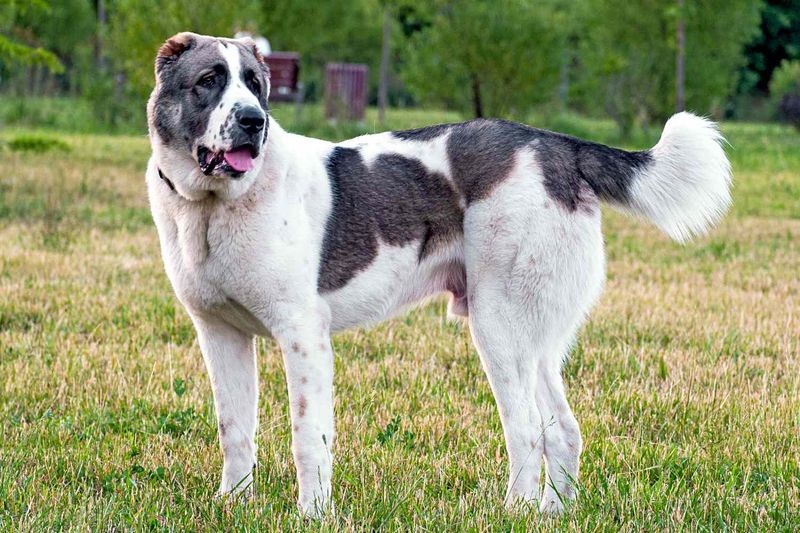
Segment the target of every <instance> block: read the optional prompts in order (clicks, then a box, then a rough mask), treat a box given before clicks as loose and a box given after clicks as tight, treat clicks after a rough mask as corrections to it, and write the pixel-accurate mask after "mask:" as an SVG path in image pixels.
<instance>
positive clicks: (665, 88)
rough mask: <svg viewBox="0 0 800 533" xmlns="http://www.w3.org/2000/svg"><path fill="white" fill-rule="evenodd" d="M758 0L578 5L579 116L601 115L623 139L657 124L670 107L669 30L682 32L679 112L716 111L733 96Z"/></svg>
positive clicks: (587, 0)
mask: <svg viewBox="0 0 800 533" xmlns="http://www.w3.org/2000/svg"><path fill="white" fill-rule="evenodd" d="M760 5H761V4H760V1H759V0H685V2H684V6H683V9H682V10H681V9H679V7H678V4H677V3H676V2H674V1H669V2H665V1H663V0H584V1H583V3H582V10H581V18H582V20H583V24H582V25H583V28H584V37H583V39H582V42H581V49H580V64H581V68H580V72H581V74H580V80H579V81H578V83H576V84H574V85H573V87H574V88H575V90H576V91H577V93H578V94H577V95H576V96H577V97H578V100H579V101H580V102H581V103H582V107H583V108H584V110H587V111H594V112H597V111H599V110H601V109H600V108H602V110H603V111H605V112H606V113H607V114H608V115H609V116H611V117H612V118H613V119H614V120H615V121H616V122H617V124H618V125H619V127H620V129H621V130H622V132H623V134H627V133H628V132H629V131H630V129H631V128H632V126H633V124H634V123H635V122H636V121H637V120H639V121H641V122H642V123H645V124H646V123H648V122H650V121H653V120H659V121H660V120H664V119H665V118H667V117H668V116H669V114H670V113H671V112H672V111H673V109H674V108H675V102H676V91H677V83H676V70H677V69H676V64H675V62H676V56H677V54H676V49H677V44H678V43H677V42H676V34H677V30H676V28H677V24H678V22H679V21H680V20H682V21H683V22H684V24H685V46H686V49H685V50H686V55H685V72H686V83H685V101H686V107H687V108H688V109H692V110H694V111H698V112H701V113H707V112H710V111H714V110H715V109H718V108H719V107H720V106H721V105H722V103H723V102H724V100H725V99H726V98H727V97H728V96H729V95H730V93H731V92H732V90H733V89H734V85H735V82H736V79H737V69H738V68H739V66H740V65H742V64H743V62H744V56H743V54H742V47H743V45H744V43H746V42H748V41H749V40H750V39H751V38H752V36H753V34H754V33H755V32H756V31H757V30H758V21H759V10H760Z"/></svg>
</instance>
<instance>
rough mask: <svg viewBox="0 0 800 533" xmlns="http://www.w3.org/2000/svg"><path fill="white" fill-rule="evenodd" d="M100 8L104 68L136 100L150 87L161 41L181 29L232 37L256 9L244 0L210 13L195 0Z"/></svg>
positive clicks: (144, 0) (123, 2) (122, 2)
mask: <svg viewBox="0 0 800 533" xmlns="http://www.w3.org/2000/svg"><path fill="white" fill-rule="evenodd" d="M106 9H107V11H108V13H107V16H108V23H109V26H110V28H109V29H110V31H109V32H108V35H107V37H106V39H107V40H106V42H105V47H106V49H107V53H108V56H109V57H108V60H109V63H110V66H111V68H112V69H114V70H115V71H118V72H119V73H121V74H123V75H124V76H125V79H126V83H127V84H129V85H130V90H132V91H133V93H134V94H136V95H138V97H139V98H141V99H142V101H143V100H144V98H146V96H147V94H148V93H149V92H150V90H151V89H152V87H153V64H154V61H155V56H156V51H157V50H158V48H159V46H160V45H161V44H162V43H163V42H164V41H165V40H166V39H167V38H169V37H171V36H172V35H174V34H176V33H178V32H181V31H193V32H196V33H204V34H211V35H220V36H229V37H232V36H233V34H234V33H235V32H236V31H237V30H239V29H243V28H246V27H248V26H249V25H251V24H252V21H253V20H255V19H256V18H257V17H258V14H259V12H258V5H257V4H254V3H253V2H249V1H247V0H226V1H225V2H217V3H215V4H214V6H213V9H209V7H208V5H207V4H205V3H203V2H197V1H195V0H170V1H169V2H155V1H154V0H117V1H115V2H113V3H111V2H109V3H108V5H107V7H106ZM142 105H144V104H142Z"/></svg>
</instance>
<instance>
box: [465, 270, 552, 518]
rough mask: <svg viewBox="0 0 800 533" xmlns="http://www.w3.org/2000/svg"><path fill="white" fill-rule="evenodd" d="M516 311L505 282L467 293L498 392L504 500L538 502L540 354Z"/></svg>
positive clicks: (474, 328) (494, 389) (541, 436)
mask: <svg viewBox="0 0 800 533" xmlns="http://www.w3.org/2000/svg"><path fill="white" fill-rule="evenodd" d="M517 315H518V313H517V310H516V309H514V307H513V305H511V303H510V302H508V301H507V300H505V299H504V298H503V287H502V284H496V283H490V282H485V283H481V284H480V285H479V286H476V287H475V288H474V290H473V291H472V292H471V294H470V299H469V324H470V331H471V333H472V338H473V340H474V342H475V345H476V347H477V348H478V353H479V354H480V356H481V363H482V364H483V368H484V371H485V372H486V376H487V377H488V378H489V384H490V385H491V388H492V392H493V393H494V397H495V402H496V403H497V410H498V412H499V413H500V420H501V422H502V424H503V433H504V435H505V440H506V449H507V451H508V459H509V463H510V465H509V469H510V472H509V479H508V488H507V492H506V498H505V501H506V505H507V506H509V507H513V506H515V505H518V504H529V505H538V502H539V492H540V489H539V482H540V476H541V467H542V453H543V451H544V434H543V431H544V427H543V425H542V417H541V415H540V413H539V410H538V409H537V407H536V403H535V398H536V386H537V376H538V366H539V364H540V354H539V353H536V348H535V347H533V346H532V345H531V342H530V337H529V335H528V332H527V331H524V330H525V329H526V328H524V327H522V328H521V327H520V324H518V316H517Z"/></svg>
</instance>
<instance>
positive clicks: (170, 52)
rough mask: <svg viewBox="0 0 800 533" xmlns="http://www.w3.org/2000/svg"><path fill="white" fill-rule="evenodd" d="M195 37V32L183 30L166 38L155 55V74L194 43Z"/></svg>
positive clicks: (175, 59)
mask: <svg viewBox="0 0 800 533" xmlns="http://www.w3.org/2000/svg"><path fill="white" fill-rule="evenodd" d="M196 37H197V35H196V34H194V33H191V32H188V31H184V32H181V33H178V34H176V35H173V36H172V37H170V38H169V39H167V41H166V42H165V43H164V44H162V45H161V48H159V49H158V55H157V56H156V76H158V75H159V74H160V73H161V71H162V70H164V68H165V67H166V66H168V65H170V64H171V63H174V62H175V61H177V60H178V58H179V57H180V55H181V54H182V53H184V52H185V51H186V50H188V49H190V48H191V47H192V46H193V45H194V43H195V40H196V39H195V38H196Z"/></svg>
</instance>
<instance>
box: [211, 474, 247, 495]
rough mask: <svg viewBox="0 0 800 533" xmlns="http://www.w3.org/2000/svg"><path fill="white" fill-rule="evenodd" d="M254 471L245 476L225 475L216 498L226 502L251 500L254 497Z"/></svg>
mask: <svg viewBox="0 0 800 533" xmlns="http://www.w3.org/2000/svg"><path fill="white" fill-rule="evenodd" d="M253 481H254V479H253V471H252V470H250V471H248V472H245V473H243V474H229V473H227V472H226V473H224V474H223V476H222V482H221V483H220V486H219V491H217V495H216V498H217V499H220V500H226V501H237V500H249V499H251V498H252V497H253V493H254V487H253V485H254V483H253Z"/></svg>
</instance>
